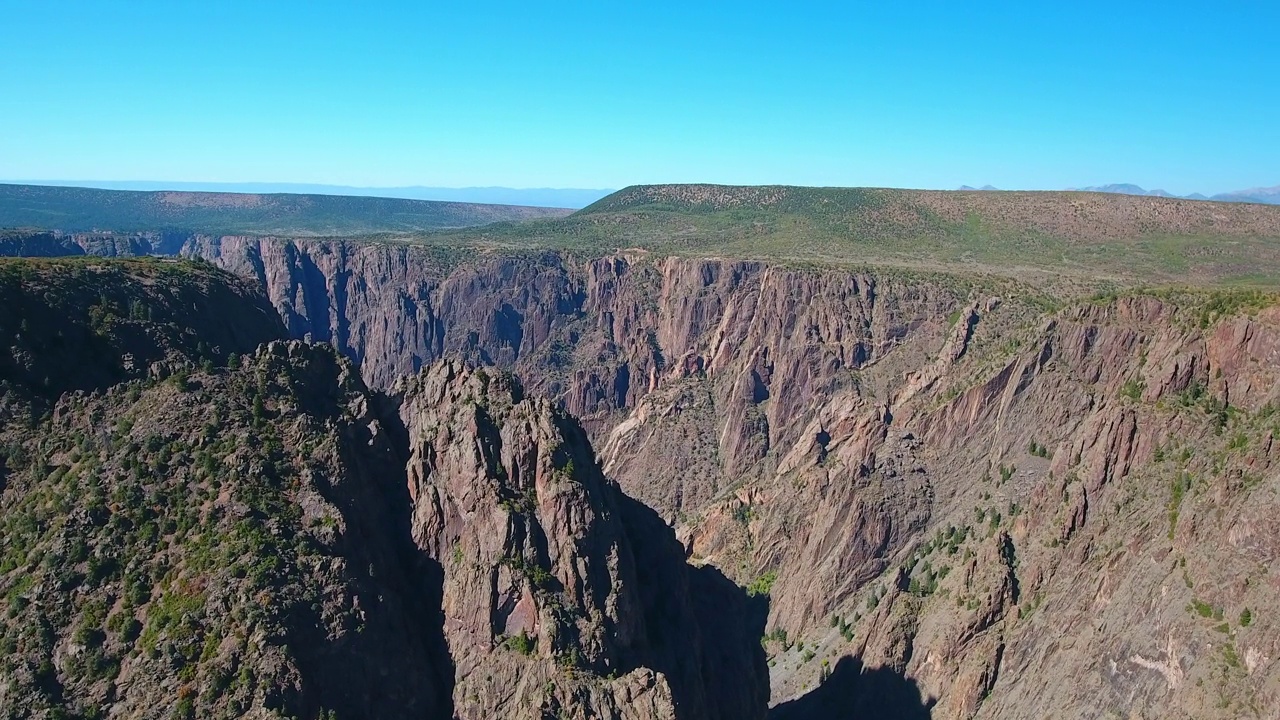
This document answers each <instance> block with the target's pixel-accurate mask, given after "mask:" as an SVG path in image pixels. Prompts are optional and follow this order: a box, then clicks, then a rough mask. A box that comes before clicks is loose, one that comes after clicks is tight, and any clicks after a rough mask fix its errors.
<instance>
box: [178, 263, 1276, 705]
mask: <svg viewBox="0 0 1280 720" xmlns="http://www.w3.org/2000/svg"><path fill="white" fill-rule="evenodd" d="M264 242H265V241H261V240H233V241H231V243H230V244H228V241H227V240H225V239H224V240H223V241H221V243H220V244H219V247H220V251H219V252H220V253H221V254H220V255H216V254H214V253H212V251H211V250H208V249H205V250H201V251H200V252H201V254H202V255H204V256H207V257H212V258H213V259H214V261H215V262H219V263H221V264H224V265H225V266H227V267H237V266H238V263H239V262H240V261H238V260H234V258H236V257H247V258H254V257H258V258H262V259H261V268H262V269H261V270H257V269H254V271H253V273H254V274H255V275H256V276H258V277H260V278H264V284H265V285H266V287H268V288H269V289H270V288H275V289H274V290H272V291H271V293H272V297H273V300H274V301H275V303H276V305H277V307H281V308H286V312H285V317H295V316H296V319H295V321H294V322H296V323H298V324H297V325H295V326H294V332H299V331H300V330H301V328H304V327H306V328H310V329H308V330H306V332H311V333H313V336H317V335H318V336H320V337H324V338H329V339H336V341H337V342H338V344H339V346H342V347H345V348H346V349H347V352H349V353H351V354H352V355H354V356H357V357H360V358H361V359H362V361H363V362H364V363H365V367H367V368H369V373H370V375H371V376H372V377H382V378H383V381H384V382H385V381H386V379H387V378H390V377H392V376H394V375H396V374H398V373H400V372H403V371H404V370H406V369H408V368H412V367H414V366H415V364H417V363H422V362H427V361H429V360H431V359H434V358H435V357H438V356H454V357H464V358H469V359H471V360H472V361H474V362H479V363H485V364H488V363H492V364H497V365H500V366H503V367H507V368H511V369H514V370H515V371H516V372H517V373H518V374H520V376H521V377H522V378H523V379H524V380H525V382H526V384H527V385H529V386H530V387H531V388H533V387H536V388H538V389H539V390H540V391H542V392H545V393H547V394H550V395H552V396H555V397H558V398H559V399H560V401H561V403H562V405H563V406H564V407H565V408H567V409H569V410H570V411H572V412H574V413H577V414H580V415H581V416H582V417H583V418H584V424H585V425H586V427H587V428H588V430H589V432H590V433H591V434H592V435H593V437H594V438H595V439H596V440H597V442H598V445H599V446H600V448H601V454H602V460H603V462H604V468H605V470H606V472H607V473H608V474H609V475H610V476H612V477H615V478H616V479H617V480H618V482H619V483H620V484H621V485H622V487H624V488H625V489H627V491H628V492H629V493H631V494H633V495H635V496H636V497H638V498H640V499H642V500H644V501H645V502H647V503H649V504H650V505H652V506H653V507H655V508H656V509H657V510H658V511H659V512H660V513H662V514H663V515H664V516H665V517H666V518H668V519H669V520H672V521H675V522H677V524H678V525H679V527H680V531H681V536H682V537H683V538H684V539H685V542H686V543H687V544H688V546H689V547H690V549H691V551H692V552H693V553H694V554H695V557H696V558H698V559H699V560H700V561H701V562H707V563H710V564H713V565H715V566H717V567H719V568H721V569H722V570H723V571H724V572H726V573H727V574H728V575H730V576H731V577H733V578H734V579H736V580H738V581H739V582H740V583H742V584H743V585H749V586H751V587H752V588H753V589H755V590H757V591H760V592H765V591H767V592H768V594H769V595H770V597H771V604H770V620H769V625H768V630H767V632H768V633H769V637H770V640H769V647H770V652H771V654H772V655H773V668H772V675H773V687H774V690H773V698H774V702H775V703H776V702H782V703H783V704H784V705H785V706H786V707H787V708H789V710H788V711H789V712H795V708H796V707H801V708H803V707H807V706H806V705H804V704H803V700H802V698H803V696H806V694H807V693H809V692H811V691H813V690H814V688H815V687H817V686H818V684H819V683H820V682H822V681H823V679H824V678H826V677H829V676H834V675H835V673H834V672H833V670H832V669H833V668H835V667H837V666H840V665H841V662H840V661H841V658H845V657H849V658H855V659H856V660H857V662H859V663H861V664H863V665H864V666H865V667H868V668H878V667H884V668H887V669H888V670H889V671H891V672H894V673H897V674H899V675H905V676H907V677H910V678H912V679H914V680H915V681H916V682H918V683H919V684H920V689H921V691H922V693H923V694H924V697H923V698H922V702H925V703H927V702H928V698H929V697H932V698H934V700H935V701H936V703H937V704H936V705H935V706H934V707H933V708H932V711H931V712H932V713H933V715H934V716H935V717H1030V716H1043V715H1045V714H1053V713H1054V712H1058V711H1060V710H1061V709H1062V708H1072V711H1071V712H1072V713H1073V714H1082V715H1084V716H1097V717H1104V716H1106V714H1107V713H1109V712H1111V713H1121V714H1128V713H1129V712H1130V709H1132V708H1135V707H1136V708H1140V710H1139V712H1141V713H1146V714H1148V715H1151V716H1162V715H1163V716H1167V715H1169V714H1173V715H1176V714H1177V713H1187V714H1197V715H1200V716H1214V715H1215V714H1216V715H1218V716H1223V717H1234V716H1239V715H1240V714H1245V715H1248V714H1250V713H1255V712H1256V713H1265V711H1266V709H1267V708H1270V707H1275V705H1276V702H1277V701H1276V694H1275V693H1276V690H1275V683H1276V677H1277V670H1276V666H1275V665H1274V664H1273V663H1274V658H1276V657H1277V656H1278V655H1277V653H1278V652H1280V649H1278V648H1277V647H1276V645H1275V642H1276V638H1275V637H1274V635H1273V632H1274V631H1273V630H1272V629H1271V628H1272V627H1274V626H1273V625H1272V624H1271V623H1270V621H1266V620H1261V619H1259V611H1258V610H1257V607H1258V606H1260V605H1262V604H1265V602H1266V597H1267V593H1269V592H1272V591H1273V590H1272V589H1271V588H1273V587H1275V586H1274V583H1275V582H1276V580H1275V578H1272V577H1271V571H1270V570H1269V569H1268V568H1269V567H1270V566H1271V564H1272V562H1273V558H1271V556H1270V555H1268V554H1267V553H1269V552H1270V551H1269V550H1266V549H1265V548H1268V547H1270V546H1271V545H1273V544H1275V542H1276V538H1273V537H1272V535H1273V534H1274V533H1273V530H1274V528H1271V527H1270V525H1268V524H1266V523H1265V522H1263V521H1261V520H1258V519H1250V518H1262V517H1265V516H1266V514H1267V513H1268V512H1270V511H1269V510H1267V508H1270V507H1272V505H1271V503H1273V502H1274V495H1273V491H1274V477H1275V475H1274V472H1272V471H1270V470H1269V468H1270V452H1271V451H1270V439H1269V433H1270V432H1271V430H1270V425H1269V422H1270V421H1269V420H1267V418H1269V417H1270V414H1269V413H1270V412H1271V411H1270V409H1269V408H1270V407H1271V406H1270V405H1269V404H1268V403H1269V402H1270V401H1271V400H1272V399H1273V394H1274V392H1275V390H1274V381H1273V378H1272V377H1271V375H1270V374H1269V370H1268V368H1269V367H1270V366H1271V365H1272V364H1274V362H1275V358H1274V357H1273V356H1272V351H1271V350H1270V349H1269V348H1270V347H1271V345H1270V343H1271V340H1269V339H1268V338H1269V337H1270V335H1269V333H1271V332H1272V330H1271V327H1272V323H1273V320H1272V319H1271V317H1272V316H1271V314H1270V313H1272V312H1273V311H1271V310H1266V309H1265V308H1267V307H1269V305H1270V303H1271V300H1270V299H1269V298H1268V297H1265V296H1256V295H1250V294H1248V293H1232V292H1224V293H1213V292H1199V293H1197V292H1188V293H1185V294H1183V295H1177V294H1174V295H1168V294H1166V295H1164V296H1153V295H1137V296H1127V297H1118V298H1103V299H1102V300H1099V301H1097V302H1079V301H1069V302H1067V303H1065V304H1063V303H1062V302H1061V301H1058V300H1054V299H1051V298H1045V297H1043V296H1041V295H1040V294H1038V293H1037V292H1036V291H1034V290H1033V289H1030V288H1028V287H1026V286H1020V285H1019V284H1018V283H1016V282H1014V281H1009V280H1000V279H993V278H985V277H974V276H948V275H942V274H922V273H907V272H903V271H888V270H875V271H870V270H868V271H850V270H844V269H839V268H796V267H787V266H783V265H777V264H769V263H756V262H741V261H724V260H708V259H679V258H654V257H651V256H648V255H646V254H644V253H621V254H615V255H610V256H607V257H601V258H594V259H591V258H579V257H575V256H568V255H559V254H554V255H541V256H537V257H508V256H500V255H499V256H492V257H475V258H471V259H469V260H467V261H465V262H459V261H457V260H456V259H454V260H451V261H449V262H440V261H439V260H435V261H433V260H432V259H431V258H430V257H429V256H427V254H426V251H424V250H419V249H414V248H393V249H385V248H379V247H376V246H348V245H332V244H330V245H324V244H316V245H311V244H308V245H306V246H304V245H299V244H290V243H268V244H269V245H271V247H269V248H267V247H265V246H264ZM229 248H231V249H235V252H234V253H230V254H228V252H227V250H228V249H229ZM264 252H265V253H266V255H267V257H268V258H276V259H270V260H269V259H267V258H263V256H262V253H264ZM251 265H252V263H251ZM254 267H255V268H256V266H254ZM312 267H314V268H316V270H309V269H308V268H312ZM371 267H376V268H378V270H377V271H374V277H378V278H381V280H380V281H374V282H371V281H369V280H368V279H367V278H368V277H369V276H368V275H366V273H367V272H370V270H369V268H371ZM269 268H275V269H274V270H271V269H269ZM384 270H385V272H383V271H384ZM308 272H310V273H311V274H310V275H308V274H307V273H308ZM308 277H309V278H311V280H306V278H308ZM273 278H274V279H273ZM281 278H284V279H283V280H282V279H281ZM362 278H364V279H362ZM410 278H412V279H410ZM334 283H336V285H335V284H334ZM308 288H310V289H308ZM332 288H341V291H339V292H335V291H334V290H333V289H332ZM290 298H292V301H290ZM298 298H303V300H302V301H299V299H298ZM411 298H412V300H410V299H411ZM309 303H310V304H309ZM300 307H302V308H316V309H315V310H313V309H307V310H305V312H299V311H298V308H300ZM372 307H379V308H382V309H383V310H382V311H381V312H377V313H373V312H370V311H369V308H372ZM289 308H292V310H293V312H294V315H290V313H289V312H288V311H287V309H289ZM340 308H345V310H340ZM357 308H362V309H359V310H358V309H357ZM409 308H412V310H410V309H409ZM395 318H400V320H395ZM317 320H318V321H319V322H320V323H322V325H321V326H320V329H319V330H316V329H315V328H316V324H315V323H316V321H317ZM344 324H345V327H346V329H345V330H344V329H343V328H344ZM406 336H407V337H414V338H422V339H423V341H422V342H421V343H417V341H415V342H411V343H408V344H407V345H406V347H409V348H416V349H411V350H410V352H409V353H407V354H399V353H396V352H394V351H393V348H395V347H396V346H397V345H398V344H399V343H400V342H401V340H400V338H401V337H406ZM427 338H430V340H429V341H427V340H426V339H427ZM415 343H417V344H415ZM374 347H377V348H383V350H378V351H371V350H370V349H369V348H374ZM357 348H363V349H357ZM1220 353H1225V355H1219V354H1220ZM1219 358H1221V359H1219ZM1227 358H1229V359H1227ZM402 364H407V365H402ZM398 365H399V367H397V366H398ZM389 366H390V367H394V368H397V369H391V370H385V369H383V368H387V367H389ZM380 374H381V375H380ZM1157 449H1158V450H1159V452H1157ZM1173 517H1176V518H1177V522H1172V521H1171V519H1170V518H1173ZM1170 532H1172V538H1170V537H1169V534H1170ZM1245 538H1248V539H1247V540H1246V539H1245ZM1087 587H1092V588H1093V589H1092V590H1090V591H1088V592H1085V591H1084V588H1087ZM1153 598H1158V599H1153ZM1246 609H1247V610H1249V612H1248V613H1246V612H1245V610H1246ZM1100 617H1101V618H1102V620H1101V624H1098V620H1097V618H1100ZM1246 619H1247V621H1246ZM1047 628H1053V629H1054V631H1053V632H1046V629H1047ZM1064 629H1065V630H1064ZM1060 631H1061V632H1060ZM1064 632H1065V634H1063V633H1064ZM1058 672H1069V673H1070V674H1071V677H1072V678H1073V680H1072V681H1070V682H1065V681H1064V682H1052V683H1046V682H1042V681H1032V680H1031V678H1047V677H1056V675H1055V673H1058ZM1188 678H1190V679H1188ZM1046 687H1051V688H1052V689H1051V691H1048V692H1046V691H1045V689H1046ZM789 698H798V699H797V702H800V703H801V704H800V705H797V704H796V703H795V702H788V699H789ZM1237 698H1238V699H1237ZM850 702H854V700H850Z"/></svg>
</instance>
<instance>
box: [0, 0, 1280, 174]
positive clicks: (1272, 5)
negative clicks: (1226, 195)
mask: <svg viewBox="0 0 1280 720" xmlns="http://www.w3.org/2000/svg"><path fill="white" fill-rule="evenodd" d="M0 178H8V179H16V178H23V179H37V178H38V179H101V180H106V179H113V180H143V179H148V180H186V181H228V182H238V181H289V182H317V183H336V184H349V185H378V186H392V185H416V184H421V185H446V186H466V185H507V186H518V187H538V186H557V187H621V186H624V185H628V184H632V183H641V182H693V181H709V182H724V183H795V184H809V185H884V186H901V187H938V188H952V187H956V186H958V185H960V184H965V183H967V184H973V185H980V184H985V183H991V184H994V185H996V186H999V187H1002V188H1061V187H1067V186H1079V185H1089V184H1098V183H1107V182H1135V183H1138V184H1142V185H1144V186H1147V187H1164V188H1165V189H1168V190H1170V191H1172V192H1178V193H1185V192H1192V191H1201V192H1221V191H1227V190H1235V189H1240V188H1244V187H1250V186H1257V185H1275V184H1277V183H1280V3H1278V2H1275V1H1274V0H1257V1H1254V2H1243V1H1233V0H1222V1H1220V2H1203V1H1202V2H1194V3H1193V2H1185V1H1182V0H1169V1H1166V2H1163V3H1146V2H1142V3H1139V2H1126V1H1124V0H1121V1H1120V2H1116V1H1115V0H1111V2H1105V3H1104V2H1092V1H1086V2H1053V3H1049V2H1031V1H1029V0H1024V1H1022V2H976V3H962V2H955V1H954V0H950V1H948V2H876V3H870V2H865V3H864V2H852V1H850V2H829V3H817V2H797V1H793V2H779V1H778V0H774V1H773V2H769V3H756V2H750V1H741V2H732V3H730V2H700V1H698V0H681V1H680V2H665V1H655V0H651V1H649V2H628V3H617V2H607V1H606V2H601V1H599V0H597V1H596V2H581V3H576V2H575V3H564V2H487V3H486V2H442V1H439V0H434V1H432V0H427V1H423V0H415V1H408V0H406V1H403V2H373V1H371V2H359V3H357V2H326V1H325V0H310V1H308V2H296V1H293V0H256V1H254V2H246V1H240V0H219V1H216V2H215V1H206V2H196V1H195V0H164V1H163V2H159V1H153V0H128V1H127V2H124V1H108V0H98V1H97V2H68V1H65V0H0Z"/></svg>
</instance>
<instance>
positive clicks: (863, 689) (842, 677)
mask: <svg viewBox="0 0 1280 720" xmlns="http://www.w3.org/2000/svg"><path fill="white" fill-rule="evenodd" d="M936 702H937V701H936V700H935V699H933V698H929V699H925V698H924V697H923V696H922V694H921V692H920V686H919V685H917V684H916V682H915V681H914V680H911V679H910V678H907V677H905V676H904V675H902V674H901V673H899V672H896V671H895V670H893V669H892V668H887V667H879V668H870V669H869V668H866V667H864V666H863V664H862V661H860V660H858V659H857V658H854V657H848V656H846V657H843V658H841V659H840V661H839V662H838V663H836V667H835V670H834V671H832V673H831V677H829V678H827V680H826V682H824V683H822V684H821V685H819V686H818V687H816V688H814V689H813V690H812V691H810V692H809V693H808V694H806V695H802V696H800V697H798V698H796V699H794V700H789V701H787V702H784V703H781V704H779V705H778V706H777V707H775V708H773V710H771V711H770V712H769V720H931V718H932V717H933V706H934V705H935V704H936Z"/></svg>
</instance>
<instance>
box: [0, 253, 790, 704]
mask: <svg viewBox="0 0 1280 720" xmlns="http://www.w3.org/2000/svg"><path fill="white" fill-rule="evenodd" d="M3 271H4V275H3V277H4V279H5V282H4V283H3V284H0V288H2V289H3V290H4V292H6V293H7V295H6V296H5V297H6V300H7V302H8V303H9V304H8V305H7V306H8V307H11V308H14V309H15V311H16V312H15V313H14V314H12V315H7V316H5V318H3V320H0V332H3V337H5V338H6V342H8V343H10V344H11V351H10V353H9V355H10V359H11V364H10V365H9V366H6V369H5V374H4V377H3V379H4V382H5V385H4V387H3V398H4V403H5V406H6V407H8V408H11V409H14V412H12V413H11V414H9V415H8V416H7V417H8V423H7V425H6V426H5V428H4V430H3V433H0V434H2V435H3V437H0V441H2V443H0V447H2V448H3V453H2V454H0V506H2V507H3V536H4V537H5V539H6V542H5V547H4V556H3V561H2V563H0V587H2V588H3V591H4V592H5V596H6V600H7V603H8V608H9V609H8V614H7V619H6V620H5V621H4V622H3V639H2V642H3V644H4V650H5V652H4V656H5V658H4V661H3V664H0V711H2V713H3V715H4V716H5V717H15V718H16V717H23V718H25V717H43V716H46V715H63V716H76V717H107V716H110V717H245V716H247V717H275V716H287V717H323V718H330V717H368V716H377V717H448V716H451V715H452V716H456V717H460V718H466V717H480V716H485V715H488V716H500V717H529V718H542V717H581V718H585V717H618V718H627V717H652V716H659V717H675V718H704V717H706V718H714V717H726V718H728V717H762V716H763V714H764V712H765V709H766V702H767V698H768V679H767V671H766V668H765V666H764V656H763V652H762V650H761V648H760V645H759V642H758V640H759V636H760V634H761V633H762V630H763V626H764V621H765V618H764V608H763V607H761V606H760V605H759V603H757V602H752V601H750V600H749V599H748V598H747V596H746V594H745V593H744V592H743V591H742V590H741V589H740V588H738V587H737V586H735V585H734V584H733V583H732V582H730V581H729V580H727V579H726V578H724V577H723V576H722V575H720V574H719V573H718V572H717V571H715V570H714V569H711V568H694V567H691V566H689V565H687V564H686V563H685V552H684V549H683V548H682V546H681V545H680V544H679V543H678V542H677V541H676V539H675V536H674V533H673V532H672V530H671V529H670V528H669V527H667V526H666V525H664V524H663V523H662V522H661V521H660V520H659V519H658V518H657V516H656V515H654V514H653V513H652V511H650V510H648V509H647V508H644V507H643V506H641V505H640V504H639V503H636V502H635V501H633V500H630V499H629V498H627V497H626V496H625V495H623V494H622V492H621V491H620V490H619V489H618V487H617V486H616V485H615V484H613V483H612V482H611V481H608V480H606V479H605V478H604V476H603V474H602V473H601V471H600V469H599V467H598V466H597V465H596V462H595V453H594V452H593V451H592V449H591V447H590V445H589V444H588V442H587V440H586V436H585V433H584V432H583V431H582V430H581V428H580V427H579V426H578V425H577V424H576V422H575V421H573V420H572V419H571V418H570V417H569V416H567V415H565V414H564V413H563V412H562V411H560V410H557V409H555V408H554V407H553V406H552V404H550V403H549V402H547V401H545V400H537V399H535V398H527V397H525V396H524V393H523V391H521V390H520V389H519V386H518V384H517V383H516V382H515V381H514V379H513V378H511V377H509V376H505V375H501V374H493V375H489V374H487V373H485V372H481V371H471V370H467V369H466V368H465V367H463V366H461V365H457V364H447V363H446V364H442V365H437V366H432V367H429V368H427V369H425V370H424V371H423V373H422V374H421V375H420V376H418V377H417V378H415V379H412V380H409V381H406V382H403V383H401V385H400V386H399V387H398V391H397V394H396V396H395V397H394V398H392V397H387V396H385V395H382V394H379V393H377V392H374V391H371V390H369V389H368V388H367V387H366V386H365V384H364V383H363V381H362V380H361V379H360V377H359V375H358V373H357V372H356V371H355V368H354V366H353V365H351V364H350V362H349V361H347V360H346V359H343V358H341V357H340V356H338V355H337V354H336V353H335V352H334V351H333V350H332V349H331V348H329V347H325V346H317V345H308V344H305V343H301V342H296V341H295V342H283V341H279V340H275V338H279V337H281V336H283V334H284V328H283V327H282V324H281V323H280V322H279V321H278V320H277V319H275V318H274V317H272V315H271V313H270V312H269V311H268V310H267V306H266V305H265V302H264V300H263V298H262V296H260V295H258V294H256V292H255V291H254V290H253V289H252V288H250V287H249V286H247V285H245V284H244V283H241V282H238V281H236V280H235V279H233V278H232V277H230V276H228V275H226V274H225V273H222V272H220V271H217V270H214V269H212V268H211V267H207V266H202V265H191V264H189V263H174V262H171V261H157V260H146V261H126V262H119V261H113V262H105V261H100V260H60V261H39V262H36V261H6V262H5V263H4V264H3ZM54 311H56V312H57V313H58V315H59V317H58V318H57V319H55V318H53V317H45V316H43V315H40V313H42V312H45V313H48V312H54ZM35 320H39V321H40V323H41V325H40V326H39V327H38V328H37V327H35V326H34V324H33V321H35ZM86 328H87V329H86ZM82 336H83V337H82ZM197 336H198V337H200V338H201V340H199V341H194V338H195V337H197ZM206 343H207V344H206ZM261 343H265V344H261ZM69 351H73V352H75V353H78V354H82V357H83V362H82V363H81V364H80V365H78V366H77V365H67V364H60V363H65V360H66V359H67V356H68V355H69ZM90 351H91V352H90ZM19 361H20V362H19ZM39 369H43V371H42V372H44V373H45V374H41V373H40V372H37V370H39ZM48 410H51V412H48Z"/></svg>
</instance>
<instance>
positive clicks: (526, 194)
mask: <svg viewBox="0 0 1280 720" xmlns="http://www.w3.org/2000/svg"><path fill="white" fill-rule="evenodd" d="M0 182H12V183H14V184H22V185H53V186H58V187H80V188H97V189H100V190H181V191H186V192H219V193H252V194H259V195H262V194H278V193H291V194H296V195H342V196H347V197H351V196H356V197H381V198H398V199H403V200H438V201H445V202H460V203H483V204H487V205H522V206H525V207H549V208H570V209H574V210H577V209H578V208H584V207H586V206H588V205H590V204H591V203H593V202H595V201H597V200H599V199H600V198H602V197H604V196H606V195H608V194H609V193H611V192H613V190H607V189H582V188H508V187H466V188H444V187H422V186H417V185H414V186H410V187H353V186H347V185H317V184H307V183H219V182H157V181H151V180H12V181H0Z"/></svg>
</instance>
